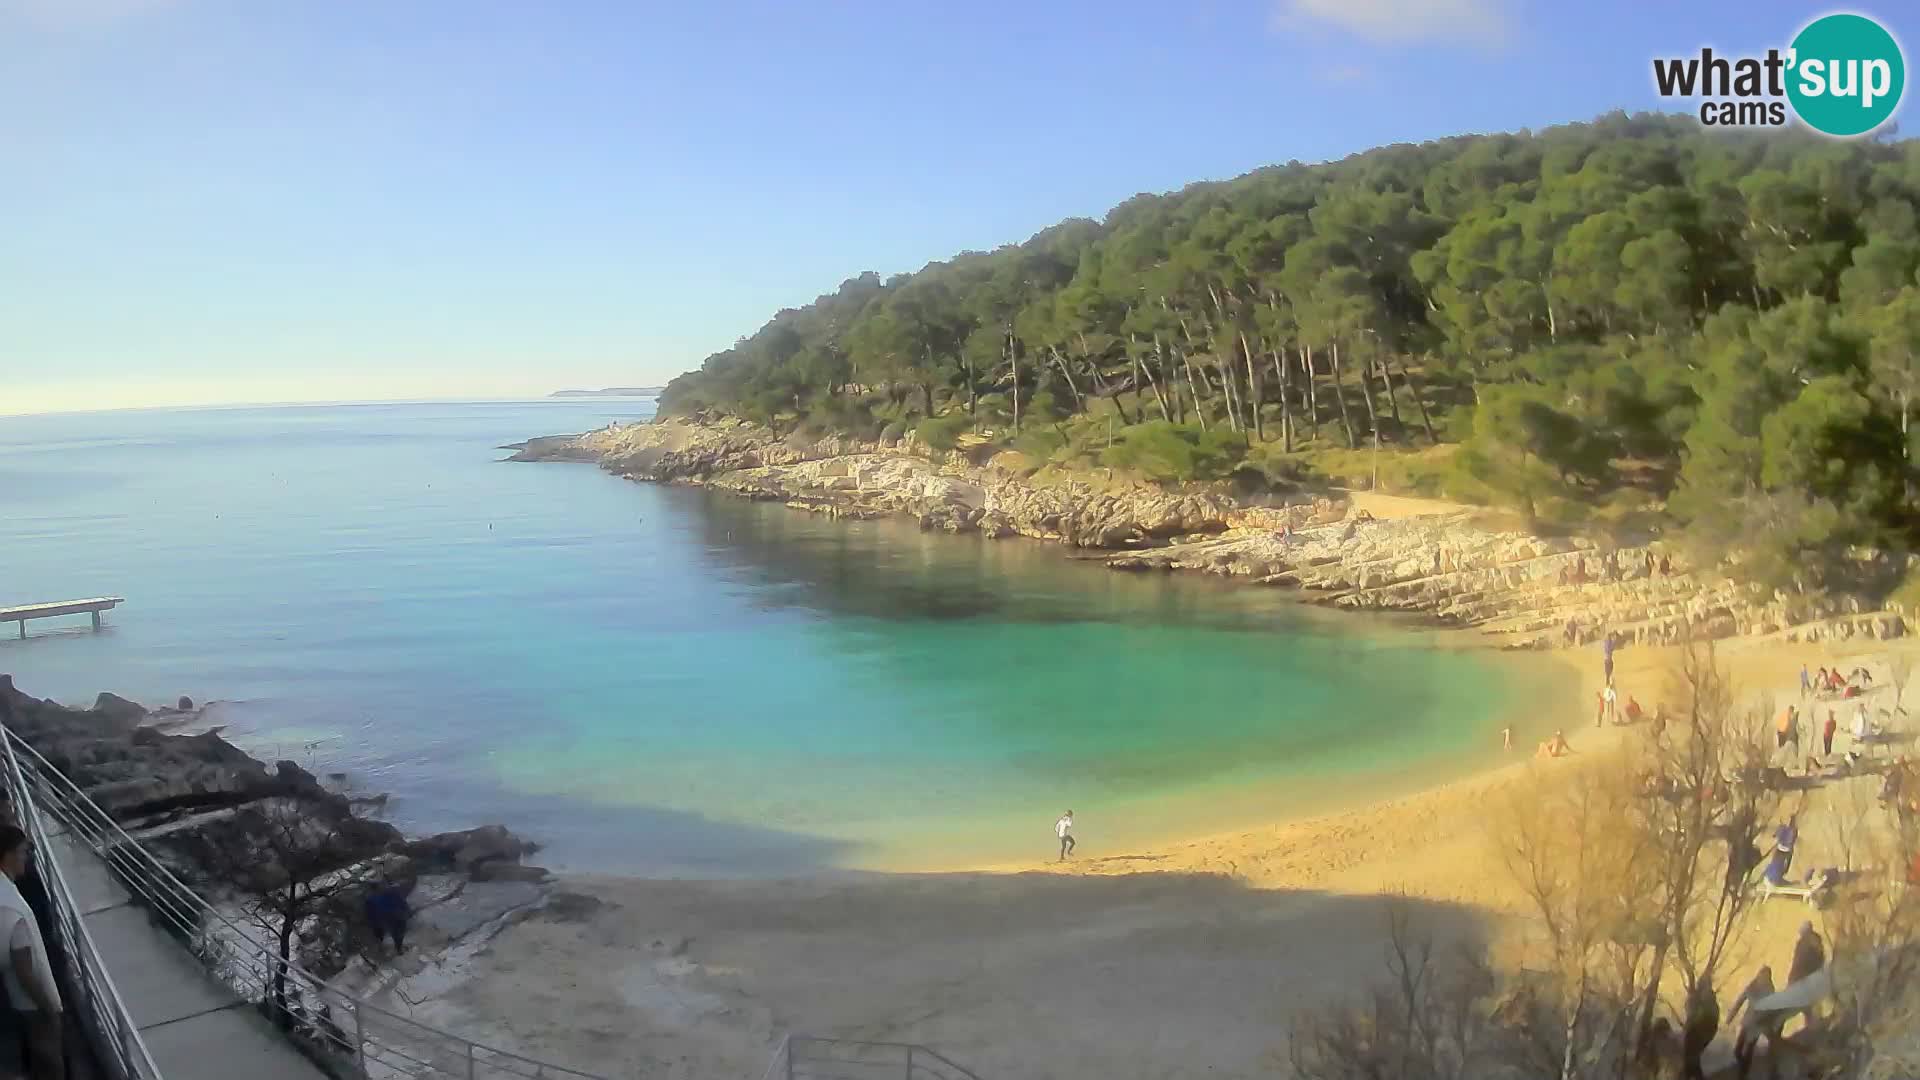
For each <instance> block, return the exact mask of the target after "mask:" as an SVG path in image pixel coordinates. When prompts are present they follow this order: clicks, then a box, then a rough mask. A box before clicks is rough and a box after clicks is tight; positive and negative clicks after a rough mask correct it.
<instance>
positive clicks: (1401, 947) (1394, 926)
mask: <svg viewBox="0 0 1920 1080" xmlns="http://www.w3.org/2000/svg"><path fill="white" fill-rule="evenodd" d="M1387 924H1388V925H1387V974H1388V978H1387V980H1386V981H1384V982H1382V983H1381V984H1380V985H1379V986H1378V987H1376V988H1375V990H1374V991H1373V993H1371V994H1369V995H1368V996H1367V997H1366V998H1365V999H1364V1001H1363V1002H1362V1003H1360V1004H1359V1005H1357V1006H1336V1007H1333V1008H1329V1009H1324V1010H1320V1011H1316V1012H1310V1013H1306V1014H1303V1015H1301V1016H1298V1017H1296V1018H1295V1019H1294V1023H1293V1030H1292V1039H1291V1043H1290V1046H1289V1049H1288V1056H1289V1060H1290V1064H1291V1065H1292V1071H1293V1075H1295V1076H1297V1077H1299V1078H1301V1080H1374V1078H1379V1077H1389V1076H1391V1077H1395V1078H1403V1080H1478V1078H1481V1077H1486V1076H1488V1075H1489V1074H1490V1073H1491V1072H1492V1071H1494V1070H1496V1069H1497V1067H1498V1066H1497V1061H1498V1059H1500V1058H1501V1057H1504V1056H1508V1055H1505V1054H1502V1053H1500V1052H1499V1046H1498V1044H1499V1042H1500V1040H1501V1038H1502V1035H1501V1031H1500V1025H1499V1021H1498V1007H1497V1006H1498V1001H1497V998H1496V991H1497V990H1498V986H1499V984H1498V981H1497V980H1496V979H1495V977H1494V973H1493V969H1492V968H1491V966H1490V965H1489V964H1488V963H1487V958H1486V956H1485V954H1484V952H1483V951H1482V950H1479V949H1476V948H1473V947H1470V946H1467V945H1464V944H1463V945H1461V946H1459V947H1458V948H1455V949H1451V950H1446V951H1444V952H1441V951H1439V950H1437V949H1436V947H1435V944H1434V941H1433V938H1432V936H1431V935H1430V934H1427V933H1424V932H1422V931H1421V930H1419V929H1418V928H1416V927H1415V926H1414V925H1413V916H1412V913H1411V909H1410V907H1409V906H1408V905H1407V904H1406V903H1404V902H1402V901H1395V902H1394V903H1392V904H1390V905H1389V907H1388V913H1387Z"/></svg>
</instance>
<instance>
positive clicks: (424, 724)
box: [0, 399, 1538, 875]
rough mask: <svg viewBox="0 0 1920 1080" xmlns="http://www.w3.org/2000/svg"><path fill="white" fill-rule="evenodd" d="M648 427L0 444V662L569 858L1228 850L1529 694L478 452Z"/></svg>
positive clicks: (80, 430)
mask: <svg viewBox="0 0 1920 1080" xmlns="http://www.w3.org/2000/svg"><path fill="white" fill-rule="evenodd" d="M650 412H651V404H650V403H649V402H646V401H643V400H627V399H598V400H582V401H540V402H511V403H497V402H496V403H474V404H402V405H336V406H289V407H274V408H244V409H194V410H155V411H133V412H105V413H92V414H69V415H57V416H33V417H11V418H0V604H4V603H24V602H31V601H41V600H57V599H69V598H75V597H82V596H95V595H102V594H112V595H119V596H124V597H126V598H127V603H126V604H125V605H124V606H123V607H121V608H120V609H119V610H117V611H115V612H113V613H112V614H111V615H110V616H109V617H108V625H107V628H106V630H105V631H103V632H101V633H98V634H95V633H93V632H91V631H90V630H89V629H87V620H86V618H85V617H84V616H81V617H77V618H73V619H69V620H63V621H61V622H58V623H55V622H43V623H36V624H31V626H30V632H31V636H30V637H29V638H28V639H27V640H25V641H16V640H11V636H12V635H11V631H12V627H11V626H9V627H7V628H5V629H6V630H7V633H6V634H5V635H4V636H3V638H0V671H6V672H11V673H12V674H13V675H14V676H15V679H16V682H17V683H18V685H19V686H20V687H21V688H22V689H23V690H26V691H27V692H29V693H33V694H36V695H39V696H43V697H55V698H58V699H60V700H63V701H70V702H74V703H85V702H88V701H90V700H91V699H92V697H93V695H94V694H95V693H96V692H98V691H101V690H112V691H114V692H116V693H119V694H122V695H124V696H127V697H131V698H134V699H137V700H141V701H145V702H148V703H160V702H165V701H171V700H172V699H173V698H175V697H177V696H179V695H181V694H188V695H191V696H193V697H194V698H195V699H196V700H213V701H218V702H221V704H220V705H218V706H217V707H216V708H214V709H213V710H212V711H211V713H210V716H209V719H210V722H213V723H217V724H223V725H225V726H226V727H225V730H226V732H227V734H228V735H229V737H231V738H233V739H234V740H235V741H236V742H238V743H240V744H241V745H243V746H246V747H247V748H249V749H250V750H253V751H254V752H256V753H258V754H260V755H262V756H266V757H287V758H292V759H294V760H296V761H299V762H301V763H302V764H304V765H306V766H307V767H308V768H311V769H312V770H313V771H315V772H316V773H332V772H341V773H345V774H346V775H347V776H348V777H349V779H350V782H351V783H352V784H353V785H354V786H355V787H357V788H359V789H361V790H365V791H386V792H390V793H391V794H392V796H393V799H392V803H391V810H390V813H391V815H392V817H393V818H394V820H395V821H396V822H397V823H398V824H401V825H402V826H404V827H408V828H412V829H442V828H454V827H464V826H467V825H472V824H478V823H481V822H486V821H504V822H506V823H508V824H510V825H512V826H514V827H515V828H516V829H518V830H520V831H522V832H523V833H526V834H528V835H530V836H533V837H535V838H536V839H539V840H541V841H543V842H544V843H546V844H547V845H548V851H547V853H546V855H545V856H544V857H543V861H544V862H546V863H547V864H549V865H552V866H556V867H559V868H563V869H572V870H581V871H596V872H615V873H647V874H678V875H737V874H776V873H798V872H809V871H814V870H818V869H822V868H826V867H861V866H912V865H928V866H934V865H957V864H963V863H974V862H981V861H994V860H1002V859H1017V858H1021V857H1025V856H1029V855H1031V856H1038V855H1043V854H1045V853H1046V849H1047V845H1048V843H1049V840H1050V827H1051V823H1052V821H1053V819H1054V817H1056V816H1057V815H1058V814H1059V812H1060V810H1062V809H1064V808H1067V807H1072V808H1074V809H1075V810H1076V812H1077V816H1078V818H1079V820H1080V822H1081V830H1080V831H1081V832H1082V834H1083V847H1085V848H1088V849H1090V851H1098V850H1102V849H1104V850H1108V851H1111V850H1116V849H1118V848H1120V847H1123V846H1126V845H1129V844H1138V843H1144V842H1149V841H1150V840H1152V839H1153V838H1155V837H1160V836H1165V835H1170V834H1172V833H1175V832H1181V831H1189V830H1192V829H1195V828H1202V827H1207V826H1211V825H1224V824H1230V823H1233V822H1244V821H1245V819H1246V816H1247V815H1249V814H1260V813H1277V812H1281V811H1283V810H1285V809H1288V808H1298V807H1300V806H1302V805H1311V804H1312V803H1313V802H1314V801H1315V800H1322V801H1324V800H1327V799H1333V798H1338V797H1341V796H1350V795H1351V794H1352V793H1353V792H1354V791H1356V790H1360V789H1364V788H1365V787H1367V786H1368V785H1369V784H1373V783H1378V782H1385V781H1386V780H1387V779H1388V778H1390V777H1391V776H1394V775H1404V774H1407V773H1409V772H1417V771H1420V770H1427V769H1432V768H1443V767H1446V766H1447V765H1448V764H1449V763H1458V762H1459V761H1461V760H1463V759H1464V758H1466V757H1468V756H1470V755H1475V754H1480V753H1483V752H1484V751H1485V748H1486V747H1487V746H1488V745H1489V733H1490V731H1491V730H1492V729H1494V728H1497V727H1498V726H1499V724H1500V722H1501V717H1502V716H1503V715H1505V714H1508V713H1510V712H1511V711H1512V710H1513V709H1514V708H1517V707H1519V706H1520V705H1522V704H1523V703H1524V701H1525V700H1527V698H1528V696H1529V695H1530V694H1533V693H1534V692H1536V690H1537V689H1538V688H1537V686H1536V685H1535V684H1534V682H1533V681H1531V680H1532V679H1533V676H1532V675H1531V674H1529V673H1528V672H1527V671H1525V670H1523V669H1521V668H1519V667H1517V666H1515V665H1513V664H1512V663H1510V662H1507V661H1505V660H1502V659H1501V658H1498V657H1495V656H1492V655H1489V654H1486V653H1483V652H1462V651H1459V650H1450V649H1439V648H1435V647H1433V642H1432V640H1431V637H1430V635H1425V634H1421V633H1416V632H1413V631H1410V630H1404V629H1397V628H1395V627H1394V626H1392V625H1389V624H1385V623H1382V622H1379V621H1374V620H1364V619H1361V618H1358V617H1353V616H1344V615H1333V614H1329V613H1325V612H1320V611H1317V610H1313V609H1308V608H1304V607H1302V606H1300V605H1298V604H1297V603H1295V602H1293V600H1292V599H1291V598H1290V597H1289V596H1288V595H1287V594H1285V593H1284V592H1280V591H1275V590H1265V589H1256V588H1248V587H1244V586H1242V587H1235V586H1231V585H1227V584H1225V583H1221V582H1215V581H1211V580H1202V579H1196V578H1192V577H1187V576H1161V575H1153V576H1137V575H1126V574H1115V573H1112V572H1109V571H1106V570H1104V569H1100V568H1097V567H1093V566H1089V565H1085V564H1082V563H1076V562H1073V561H1070V560H1068V559H1065V558H1064V557H1063V555H1062V552H1061V551H1060V550H1059V549H1055V548H1050V547H1047V546H1044V545H1040V544H1034V543H1029V542H1025V541H999V542H990V541H984V540H981V539H979V538H977V537H954V536H947V535H944V534H925V533H921V532H920V531H919V530H918V529H917V528H915V527H914V526H913V525H912V524H911V523H908V522H901V521H885V522H865V523H857V524H848V523H843V522H834V521H829V520H826V519H824V518H819V517H815V516H813V515H808V514H803V513H798V512H794V511H791V510H788V509H786V508H784V507H781V506H777V505H770V504H757V503H748V502H743V501H740V500H735V499H730V498H727V497H724V496H715V495H710V494H707V493H705V492H701V491H698V490H693V489H687V488H679V487H657V486H652V485H641V484H634V483H629V482H626V481H622V480H618V479H615V478H613V477H610V476H608V475H606V474H604V473H602V472H600V471H599V470H597V469H594V468H592V467H590V466H585V465H570V464H508V463H503V462H502V461H501V460H500V459H502V458H504V457H505V456H506V454H505V453H504V452H502V451H499V450H497V449H496V447H497V446H499V445H500V444H502V443H506V442H511V441H517V440H520V439H524V438H527V437H530V436H534V435H544V434H553V433H559V432H570V431H582V430H587V429H591V428H595V427H599V426H601V425H604V424H607V423H609V422H614V421H622V420H631V419H637V418H642V417H645V416H647V415H649V414H650Z"/></svg>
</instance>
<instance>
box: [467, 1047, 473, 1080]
mask: <svg viewBox="0 0 1920 1080" xmlns="http://www.w3.org/2000/svg"><path fill="white" fill-rule="evenodd" d="M467 1080H473V1044H472V1043H468V1044H467Z"/></svg>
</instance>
